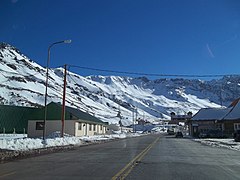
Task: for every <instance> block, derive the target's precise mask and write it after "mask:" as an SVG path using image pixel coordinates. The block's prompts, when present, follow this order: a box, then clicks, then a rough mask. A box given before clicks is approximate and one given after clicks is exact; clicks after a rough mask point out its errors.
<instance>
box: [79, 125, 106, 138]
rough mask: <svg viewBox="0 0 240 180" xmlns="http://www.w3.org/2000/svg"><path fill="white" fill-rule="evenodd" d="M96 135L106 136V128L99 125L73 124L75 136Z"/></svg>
mask: <svg viewBox="0 0 240 180" xmlns="http://www.w3.org/2000/svg"><path fill="white" fill-rule="evenodd" d="M96 134H106V126H103V125H100V124H89V123H84V122H75V135H76V136H93V135H96Z"/></svg>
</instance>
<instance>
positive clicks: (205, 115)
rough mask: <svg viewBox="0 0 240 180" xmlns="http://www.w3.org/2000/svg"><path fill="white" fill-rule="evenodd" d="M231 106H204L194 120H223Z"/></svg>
mask: <svg viewBox="0 0 240 180" xmlns="http://www.w3.org/2000/svg"><path fill="white" fill-rule="evenodd" d="M230 109H231V108H203V109H200V110H199V111H198V112H197V113H196V114H195V115H194V116H193V117H192V120H221V119H222V118H223V117H224V116H225V115H226V114H227V113H228V112H229V111H230Z"/></svg>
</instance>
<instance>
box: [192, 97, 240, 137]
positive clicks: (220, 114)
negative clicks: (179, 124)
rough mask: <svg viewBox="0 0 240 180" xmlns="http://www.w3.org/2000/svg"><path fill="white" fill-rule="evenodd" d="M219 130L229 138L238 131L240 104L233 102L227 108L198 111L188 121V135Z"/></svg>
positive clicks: (239, 127) (236, 101)
mask: <svg viewBox="0 0 240 180" xmlns="http://www.w3.org/2000/svg"><path fill="white" fill-rule="evenodd" d="M216 129H218V130H220V131H222V132H223V133H224V134H225V135H226V136H231V135H232V133H233V132H234V131H235V130H238V129H240V102H239V99H237V100H235V101H234V102H233V103H232V104H231V105H230V106H229V107H228V108H203V109H200V110H199V111H198V112H197V113H196V114H195V115H194V116H193V117H192V119H191V120H190V121H189V131H190V135H192V136H198V134H199V133H201V132H206V131H209V130H216Z"/></svg>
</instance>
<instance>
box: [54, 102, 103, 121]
mask: <svg viewBox="0 0 240 180" xmlns="http://www.w3.org/2000/svg"><path fill="white" fill-rule="evenodd" d="M52 103H53V104H55V105H57V106H58V107H59V108H60V109H62V106H61V104H58V103H54V102H52ZM50 104H51V103H50ZM65 108H66V109H65V110H66V117H65V119H66V120H71V119H72V118H71V116H74V117H75V118H76V119H80V120H83V121H86V122H90V123H91V122H92V123H100V124H107V123H105V122H103V121H101V120H100V119H98V118H96V117H95V116H92V115H90V114H88V113H86V112H83V111H81V110H79V109H76V108H72V107H69V106H66V107H65Z"/></svg>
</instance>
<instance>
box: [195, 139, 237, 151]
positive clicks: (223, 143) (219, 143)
mask: <svg viewBox="0 0 240 180" xmlns="http://www.w3.org/2000/svg"><path fill="white" fill-rule="evenodd" d="M194 141H197V142H200V143H202V144H205V145H209V146H214V147H224V148H228V149H233V150H238V151H240V142H235V141H234V139H194Z"/></svg>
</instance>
